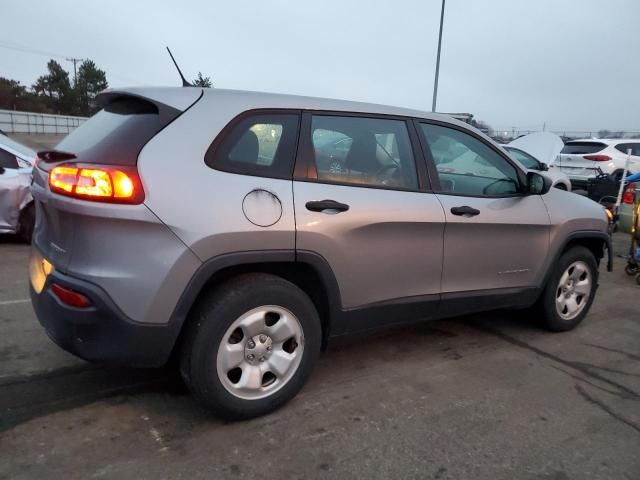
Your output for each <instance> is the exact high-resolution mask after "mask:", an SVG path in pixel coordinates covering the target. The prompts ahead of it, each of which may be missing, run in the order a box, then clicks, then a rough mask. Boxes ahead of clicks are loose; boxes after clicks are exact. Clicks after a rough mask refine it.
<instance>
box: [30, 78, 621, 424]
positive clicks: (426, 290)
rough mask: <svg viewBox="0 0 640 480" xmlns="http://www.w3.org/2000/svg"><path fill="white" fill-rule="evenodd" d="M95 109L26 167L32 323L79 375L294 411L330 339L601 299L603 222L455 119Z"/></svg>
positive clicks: (219, 96) (278, 101)
mask: <svg viewBox="0 0 640 480" xmlns="http://www.w3.org/2000/svg"><path fill="white" fill-rule="evenodd" d="M99 101H100V102H101V105H103V109H102V110H101V111H100V112H99V113H97V114H96V115H95V116H94V117H92V118H91V119H90V120H89V121H88V122H86V123H85V124H83V125H82V126H81V127H79V128H78V129H77V130H75V131H74V132H73V133H72V134H71V135H69V136H68V137H67V138H65V139H64V140H63V141H62V142H61V143H60V144H59V145H58V146H57V148H56V149H55V150H51V151H45V152H39V154H38V157H39V160H38V163H37V166H36V168H34V183H33V187H32V190H33V196H34V198H35V201H36V207H37V219H36V227H35V232H34V239H33V250H32V257H31V261H30V276H31V282H30V283H31V297H32V301H33V306H34V308H35V311H36V313H37V316H38V318H39V320H40V322H41V323H42V325H43V326H44V328H45V329H46V330H47V332H48V334H49V335H50V337H51V338H52V339H53V340H54V341H55V342H56V343H57V344H59V345H60V346H62V347H63V348H65V349H66V350H69V351H71V352H73V353H75V354H76V355H78V356H80V357H82V358H85V359H87V360H90V361H96V362H105V363H111V364H113V363H117V364H125V365H137V366H159V365H162V364H164V363H166V362H167V361H168V360H169V359H170V358H177V359H178V360H179V364H180V369H181V372H182V376H183V377H184V379H185V381H186V383H187V384H188V386H189V387H190V389H191V391H192V392H193V394H194V395H195V396H196V397H197V398H198V399H199V400H200V401H202V402H203V403H204V404H205V405H207V406H209V407H210V408H211V409H212V410H213V411H214V412H215V413H216V414H217V415H219V416H222V417H225V418H241V417H251V416H256V415H261V414H264V413H267V412H269V411H272V410H274V409H275V408H277V407H279V406H281V405H282V404H284V403H285V402H286V401H287V400H289V399H291V398H292V397H293V396H294V395H295V394H296V393H297V392H298V391H299V390H300V388H301V387H302V386H303V384H304V383H305V381H306V380H307V378H308V377H309V374H310V373H311V371H312V368H313V366H314V364H315V363H316V360H317V358H318V354H319V352H320V351H321V349H322V348H323V347H324V346H326V344H327V341H328V340H329V339H330V338H333V337H337V336H341V335H346V334H352V333H356V332H361V331H364V330H369V329H373V328H378V327H382V326H388V325H396V324H401V323H405V322H411V321H415V320H420V319H434V318H442V317H448V316H455V315H460V314H465V313H469V312H478V311H482V310H490V309H496V308H505V307H509V308H534V309H535V311H536V312H538V316H539V318H540V321H541V322H542V324H543V325H544V326H546V328H548V329H550V330H552V331H563V330H569V329H571V328H573V327H575V326H576V325H577V324H578V323H579V322H580V321H581V320H582V319H583V318H584V316H585V315H586V314H587V312H588V311H589V308H590V306H591V303H592V302H593V300H594V296H595V293H596V287H597V282H598V264H599V261H600V260H601V259H602V257H603V256H604V253H605V251H606V247H607V246H608V244H609V237H608V236H607V217H606V215H605V213H604V211H603V209H602V207H600V206H599V205H597V204H596V203H594V202H592V201H591V200H588V199H586V198H583V197H580V196H577V195H574V194H570V193H567V192H563V191H559V190H557V189H550V181H549V180H548V179H547V178H545V177H543V176H541V175H540V174H538V173H536V172H533V171H531V172H527V171H526V169H524V167H522V166H521V165H520V164H518V163H517V162H516V161H515V160H513V159H511V158H510V157H509V156H508V155H507V154H506V152H505V151H504V150H502V149H501V148H500V147H499V146H498V145H496V144H495V143H493V142H492V141H491V140H490V139H489V138H487V137H486V136H484V135H482V134H481V133H479V132H478V131H477V130H474V129H472V128H470V127H469V126H467V125H466V124H464V123H461V122H458V121H456V120H454V119H452V118H450V117H446V116H440V115H433V114H429V113H425V112H421V111H413V110H407V109H402V108H394V107H385V106H380V105H368V104H361V103H352V102H344V101H337V100H323V99H316V98H306V97H295V96H288V95H272V94H262V93H252V92H240V91H228V90H218V89H215V90H214V89H204V90H203V89H196V88H167V89H163V88H149V89H127V90H110V91H106V92H105V93H103V94H101V95H100V97H99ZM609 252H610V249H609ZM608 265H609V268H610V267H611V258H610V254H609V261H608Z"/></svg>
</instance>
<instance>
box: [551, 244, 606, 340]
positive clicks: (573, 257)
mask: <svg viewBox="0 0 640 480" xmlns="http://www.w3.org/2000/svg"><path fill="white" fill-rule="evenodd" d="M576 261H583V262H585V263H586V264H587V266H588V267H589V270H590V272H589V273H590V274H591V278H592V289H591V294H590V295H589V298H588V300H587V304H586V306H585V307H584V308H583V309H582V311H581V312H580V314H579V315H578V316H576V317H575V318H573V319H571V320H565V319H563V318H562V317H560V315H559V314H558V312H557V310H556V290H557V288H558V283H559V282H560V278H561V277H562V274H563V273H564V272H565V270H566V269H567V268H569V265H571V264H572V263H573V262H576ZM598 274H599V272H598V264H597V262H596V259H595V257H594V255H593V253H591V251H590V250H588V249H587V248H585V247H573V248H571V249H570V250H568V251H567V252H565V253H564V254H562V256H561V257H560V260H559V261H558V263H557V264H556V267H555V269H554V271H553V273H552V275H551V277H550V278H549V281H548V283H547V286H546V288H545V291H544V293H543V295H544V297H543V299H542V300H543V303H542V310H543V312H542V313H543V321H544V324H545V327H547V328H548V329H549V330H551V331H554V332H564V331H567V330H571V329H573V328H575V327H576V326H577V325H578V324H579V323H580V322H581V321H582V320H583V319H584V317H585V316H586V315H587V314H588V313H589V310H590V309H591V305H592V304H593V301H594V299H595V296H596V292H597V290H598Z"/></svg>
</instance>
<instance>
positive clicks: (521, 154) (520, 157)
mask: <svg viewBox="0 0 640 480" xmlns="http://www.w3.org/2000/svg"><path fill="white" fill-rule="evenodd" d="M504 149H505V150H506V151H507V153H508V154H509V155H510V156H511V158H513V159H515V160H517V161H518V162H520V163H521V164H522V165H524V166H525V167H527V169H529V170H538V171H540V172H543V175H546V176H547V177H549V178H551V181H552V182H553V186H554V187H555V188H559V189H560V190H566V191H568V192H570V191H571V181H570V180H569V177H567V176H566V175H565V174H564V173H562V172H560V171H558V170H556V169H549V166H548V165H547V164H546V163H543V162H541V161H540V160H538V159H537V158H535V157H534V156H533V155H529V154H528V153H527V152H525V151H524V150H520V149H519V148H516V147H512V146H509V145H504Z"/></svg>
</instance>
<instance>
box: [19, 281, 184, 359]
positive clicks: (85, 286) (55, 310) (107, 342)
mask: <svg viewBox="0 0 640 480" xmlns="http://www.w3.org/2000/svg"><path fill="white" fill-rule="evenodd" d="M52 282H55V283H57V284H59V285H61V286H63V287H66V288H70V289H72V290H75V291H77V292H79V293H82V294H83V295H85V296H87V297H88V298H89V299H90V300H91V303H92V306H91V307H89V308H74V307H69V306H67V305H65V304H63V303H62V302H61V301H60V300H59V299H58V298H57V297H56V296H55V295H54V294H53V293H52V292H51V290H50V288H49V287H50V285H51V283H52ZM29 287H30V293H31V302H32V304H33V308H34V310H35V313H36V316H37V317H38V321H39V322H40V324H41V325H42V326H43V327H44V329H45V330H46V332H47V334H48V335H49V337H50V338H51V339H52V340H53V341H54V342H55V343H56V344H58V345H59V346H60V347H62V348H63V349H64V350H67V351H68V352H71V353H73V354H74V355H77V356H78V357H80V358H83V359H85V360H88V361H90V362H98V363H104V364H109V365H126V366H139V367H158V366H161V365H164V364H165V363H166V362H167V360H168V358H169V355H170V354H171V351H172V349H173V346H174V344H175V341H176V338H177V334H178V332H177V331H175V330H176V329H174V328H171V326H169V325H145V324H141V323H139V322H134V321H132V320H131V319H129V318H127V317H126V316H125V315H124V314H123V313H122V312H121V311H120V309H119V308H118V307H117V306H116V305H115V304H114V303H113V301H112V300H111V298H109V296H108V295H107V293H106V292H104V290H102V289H101V288H100V287H98V286H96V285H93V284H91V283H89V282H86V281H83V280H79V279H77V278H74V277H71V276H69V275H65V274H63V273H60V272H58V271H54V272H52V273H51V274H50V275H49V277H48V278H47V280H46V283H45V286H44V289H43V290H42V292H41V293H39V294H38V293H37V292H36V291H35V290H34V288H33V286H32V285H31V283H30V285H29Z"/></svg>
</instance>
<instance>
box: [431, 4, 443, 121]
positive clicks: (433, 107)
mask: <svg viewBox="0 0 640 480" xmlns="http://www.w3.org/2000/svg"><path fill="white" fill-rule="evenodd" d="M444 2H445V0H442V10H440V33H439V35H438V56H437V57H436V77H435V79H434V81H433V103H432V104H431V111H432V112H435V111H436V99H437V98H438V74H439V73H440V48H441V47H442V24H443V22H444Z"/></svg>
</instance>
